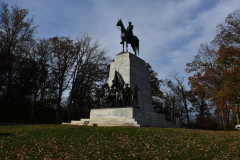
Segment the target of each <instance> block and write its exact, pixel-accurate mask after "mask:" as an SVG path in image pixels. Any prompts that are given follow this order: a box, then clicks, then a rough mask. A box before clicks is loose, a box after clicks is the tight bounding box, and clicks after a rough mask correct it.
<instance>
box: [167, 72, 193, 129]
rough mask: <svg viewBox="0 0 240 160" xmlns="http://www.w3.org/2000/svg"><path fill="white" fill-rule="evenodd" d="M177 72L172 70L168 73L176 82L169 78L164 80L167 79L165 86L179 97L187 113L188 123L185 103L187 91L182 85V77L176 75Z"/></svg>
mask: <svg viewBox="0 0 240 160" xmlns="http://www.w3.org/2000/svg"><path fill="white" fill-rule="evenodd" d="M177 75H178V73H176V72H172V73H170V74H169V76H170V77H172V78H173V79H174V80H175V81H176V84H174V83H173V82H172V81H171V80H166V81H167V86H168V87H169V88H170V89H171V90H172V91H173V92H174V93H175V94H176V96H178V98H180V100H181V101H182V103H183V106H184V108H185V111H186V114H187V123H188V124H189V114H188V112H189V110H188V104H187V97H186V95H187V91H186V88H185V86H184V85H183V81H184V77H178V76H177Z"/></svg>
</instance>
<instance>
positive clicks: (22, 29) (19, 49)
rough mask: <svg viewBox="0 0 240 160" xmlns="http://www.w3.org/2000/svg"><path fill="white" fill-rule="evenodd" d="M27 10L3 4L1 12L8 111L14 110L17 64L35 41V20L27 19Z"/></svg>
mask: <svg viewBox="0 0 240 160" xmlns="http://www.w3.org/2000/svg"><path fill="white" fill-rule="evenodd" d="M27 14H28V10H27V9H20V8H19V7H18V6H17V5H15V6H11V11H10V10H9V9H8V4H6V3H1V10H0V34H1V36H0V46H1V47H0V59H1V65H0V71H1V73H0V78H1V79H0V82H1V86H2V85H6V87H5V88H6V101H7V108H6V113H8V110H12V107H13V106H12V102H13V82H14V75H16V72H17V70H18V68H19V67H20V64H21V63H16V62H17V61H16V60H20V59H21V58H23V57H24V56H26V54H28V53H29V43H31V42H32V41H33V35H34V33H35V32H36V27H37V26H34V25H33V18H31V19H26V16H27Z"/></svg>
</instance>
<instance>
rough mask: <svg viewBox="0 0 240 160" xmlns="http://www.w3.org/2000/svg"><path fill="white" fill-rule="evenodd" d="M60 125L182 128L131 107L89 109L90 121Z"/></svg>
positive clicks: (162, 118)
mask: <svg viewBox="0 0 240 160" xmlns="http://www.w3.org/2000/svg"><path fill="white" fill-rule="evenodd" d="M62 124H71V125H86V126H134V127H162V128H182V127H181V126H180V125H178V124H173V123H172V122H166V121H165V115H162V114H157V113H152V112H145V111H141V110H140V109H138V108H133V107H125V108H102V109H91V112H90V119H81V120H80V121H71V123H62Z"/></svg>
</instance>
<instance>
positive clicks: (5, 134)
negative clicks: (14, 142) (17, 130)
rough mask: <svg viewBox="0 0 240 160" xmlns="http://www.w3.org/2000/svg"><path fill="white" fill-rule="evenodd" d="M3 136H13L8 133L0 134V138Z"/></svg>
mask: <svg viewBox="0 0 240 160" xmlns="http://www.w3.org/2000/svg"><path fill="white" fill-rule="evenodd" d="M3 136H6V137H8V136H14V135H13V134H10V133H0V137H3Z"/></svg>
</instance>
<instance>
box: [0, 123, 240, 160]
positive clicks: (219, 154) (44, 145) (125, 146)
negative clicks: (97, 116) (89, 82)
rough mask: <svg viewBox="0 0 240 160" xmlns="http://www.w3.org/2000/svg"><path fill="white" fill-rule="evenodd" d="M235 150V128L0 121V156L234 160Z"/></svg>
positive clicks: (239, 142) (239, 147) (238, 145)
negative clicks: (9, 123) (26, 123)
mask: <svg viewBox="0 0 240 160" xmlns="http://www.w3.org/2000/svg"><path fill="white" fill-rule="evenodd" d="M239 151H240V132H238V131H207V130H196V129H183V128H133V127H86V126H69V125H29V126H0V159H5V158H6V159H7V158H8V159H21V158H23V159H27V158H29V159H44V158H45V159H214V158H215V159H239V158H240V152H239Z"/></svg>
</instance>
